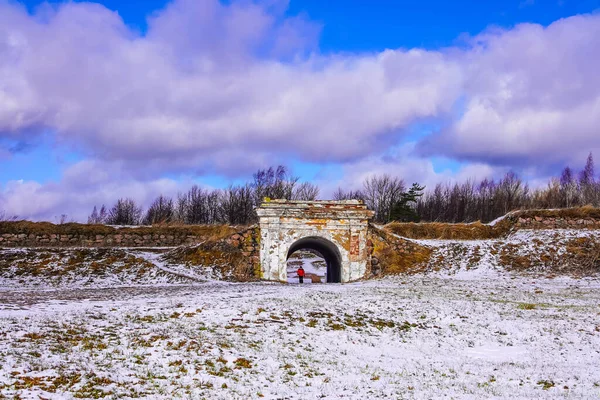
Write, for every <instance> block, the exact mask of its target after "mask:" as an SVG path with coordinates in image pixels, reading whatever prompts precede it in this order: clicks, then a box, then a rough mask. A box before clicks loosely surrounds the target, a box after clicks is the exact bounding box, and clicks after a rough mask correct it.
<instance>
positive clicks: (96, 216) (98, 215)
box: [87, 204, 108, 224]
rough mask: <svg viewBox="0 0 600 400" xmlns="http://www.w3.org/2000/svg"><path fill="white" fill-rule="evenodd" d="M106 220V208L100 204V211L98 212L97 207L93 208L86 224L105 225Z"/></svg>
mask: <svg viewBox="0 0 600 400" xmlns="http://www.w3.org/2000/svg"><path fill="white" fill-rule="evenodd" d="M107 218H108V212H107V211H106V206H104V204H102V206H101V207H100V211H98V209H97V207H96V206H94V209H93V210H92V213H91V214H90V215H89V216H88V221H87V223H88V224H105V223H106V220H107Z"/></svg>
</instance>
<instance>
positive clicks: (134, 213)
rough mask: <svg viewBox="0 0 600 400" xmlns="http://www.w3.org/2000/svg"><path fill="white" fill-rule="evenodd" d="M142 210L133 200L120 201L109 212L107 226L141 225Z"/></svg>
mask: <svg viewBox="0 0 600 400" xmlns="http://www.w3.org/2000/svg"><path fill="white" fill-rule="evenodd" d="M141 217H142V208H141V207H140V206H138V205H137V204H136V203H135V201H134V200H133V199H129V198H127V199H119V200H117V202H116V204H115V205H114V206H113V207H112V208H111V209H110V211H109V212H108V218H107V220H106V223H107V224H110V225H139V224H140V220H141Z"/></svg>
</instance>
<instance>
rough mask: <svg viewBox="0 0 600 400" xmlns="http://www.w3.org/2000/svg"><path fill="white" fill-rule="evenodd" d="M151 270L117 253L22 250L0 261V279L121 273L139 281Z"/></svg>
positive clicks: (58, 278) (100, 250) (9, 254)
mask: <svg viewBox="0 0 600 400" xmlns="http://www.w3.org/2000/svg"><path fill="white" fill-rule="evenodd" d="M152 270H154V266H153V265H152V264H151V263H150V262H148V261H146V260H144V259H143V258H140V257H136V256H134V255H132V254H128V253H127V252H125V251H123V250H120V249H44V250H38V249H25V250H19V251H12V252H5V253H2V257H0V276H4V277H43V278H51V279H52V280H61V279H62V278H63V277H66V276H68V275H69V274H72V273H76V274H81V273H84V274H85V275H90V276H106V275H107V274H119V273H122V272H127V273H128V274H135V276H137V277H142V276H143V275H145V274H147V273H149V272H150V271H152Z"/></svg>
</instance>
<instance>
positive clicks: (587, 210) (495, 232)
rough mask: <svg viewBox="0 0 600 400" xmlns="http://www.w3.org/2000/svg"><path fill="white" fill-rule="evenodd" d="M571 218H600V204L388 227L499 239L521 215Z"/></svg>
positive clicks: (415, 234)
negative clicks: (493, 220) (485, 220)
mask: <svg viewBox="0 0 600 400" xmlns="http://www.w3.org/2000/svg"><path fill="white" fill-rule="evenodd" d="M535 217H542V218H568V219H597V220H600V208H594V207H591V206H585V207H579V208H565V209H560V210H523V211H514V212H512V213H510V214H508V215H507V216H506V217H505V218H504V219H502V220H501V221H499V222H498V223H497V224H495V225H493V226H491V225H487V224H482V223H481V222H479V221H477V222H473V223H469V224H452V223H443V222H426V223H414V222H392V223H390V224H387V225H386V226H385V229H386V230H388V231H389V232H392V233H394V234H396V235H398V236H402V237H406V238H410V239H450V240H484V239H497V238H501V237H504V236H506V235H507V234H508V233H510V232H511V231H512V230H513V228H514V226H515V223H516V222H517V220H518V219H519V218H535Z"/></svg>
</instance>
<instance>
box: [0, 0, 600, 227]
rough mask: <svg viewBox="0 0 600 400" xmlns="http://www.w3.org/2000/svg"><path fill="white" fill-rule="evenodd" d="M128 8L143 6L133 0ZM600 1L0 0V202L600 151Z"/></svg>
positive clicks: (75, 204) (435, 177)
mask: <svg viewBox="0 0 600 400" xmlns="http://www.w3.org/2000/svg"><path fill="white" fill-rule="evenodd" d="M121 3H126V4H125V5H124V4H121ZM599 71H600V0H578V1H576V0H502V1H485V2H484V1H466V0H457V1H452V2H449V1H446V0H420V1H414V0H411V1H409V0H405V1H401V0H396V1H391V0H389V1H385V0H376V1H362V0H332V1H322V0H289V1H286V0H262V1H261V0H256V1H250V0H242V1H236V0H223V1H218V0H174V1H171V2H167V1H164V0H143V1H142V0H139V1H133V0H131V1H127V2H125V1H118V0H103V1H101V2H99V3H86V2H61V1H51V2H49V3H48V2H40V1H37V0H27V1H14V0H8V1H7V0H0V212H2V211H3V210H4V211H5V212H6V213H8V214H11V215H13V214H14V215H18V216H19V217H21V218H31V219H37V220H40V219H45V220H50V221H54V220H55V219H56V218H57V216H60V215H61V214H68V215H69V217H70V218H74V219H78V220H82V219H85V217H86V215H87V214H89V212H90V211H91V208H92V207H93V206H94V204H97V205H100V204H102V203H105V204H107V205H108V204H112V203H113V202H114V200H116V199H117V198H118V197H133V198H135V199H137V200H138V201H140V202H142V203H144V204H148V203H149V201H150V200H151V199H152V198H153V197H154V196H156V195H157V194H159V193H165V194H169V195H174V194H176V193H177V192H178V191H181V190H185V189H186V188H188V187H189V186H190V185H192V184H194V183H197V184H200V185H203V186H206V187H225V186H227V185H228V184H229V183H231V182H242V181H245V180H247V179H248V178H250V177H251V175H252V172H254V171H255V170H256V169H257V168H262V167H266V166H269V165H277V164H280V163H281V164H285V165H288V166H289V167H291V169H292V170H293V172H294V173H295V174H296V175H299V176H300V177H301V178H302V179H304V180H311V181H313V182H315V183H318V184H319V185H320V186H321V187H322V196H323V197H327V195H328V194H331V193H332V191H333V190H334V189H335V188H336V187H338V186H342V187H344V188H357V187H359V186H360V185H361V182H362V180H363V179H364V178H365V177H366V176H367V175H369V174H373V173H384V172H385V173H390V174H393V175H398V176H400V177H402V178H404V179H405V180H407V181H409V182H413V181H419V182H421V183H424V184H426V185H432V184H434V183H436V182H448V181H453V180H462V179H466V178H483V177H498V176H500V175H502V174H503V173H504V172H506V171H507V170H509V169H512V170H514V171H517V172H518V173H520V174H521V175H522V176H524V177H525V178H526V179H528V180H530V181H531V182H534V183H535V182H543V181H544V180H545V179H546V178H547V177H548V176H550V175H552V174H556V173H557V172H558V171H559V170H560V169H561V168H562V167H563V166H565V165H570V166H572V167H575V168H580V167H581V166H582V164H583V163H584V161H585V158H586V156H587V154H588V153H589V152H590V151H591V152H593V153H594V154H597V157H600V72H599Z"/></svg>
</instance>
